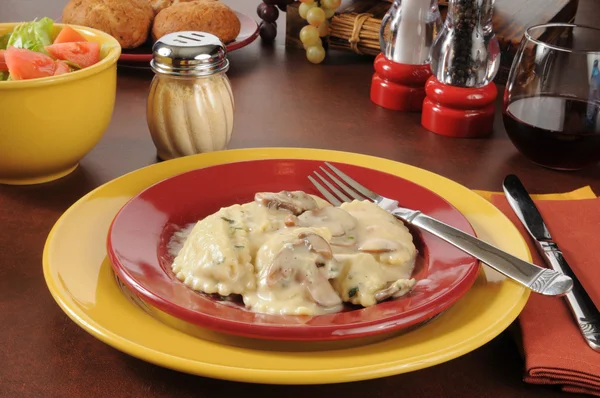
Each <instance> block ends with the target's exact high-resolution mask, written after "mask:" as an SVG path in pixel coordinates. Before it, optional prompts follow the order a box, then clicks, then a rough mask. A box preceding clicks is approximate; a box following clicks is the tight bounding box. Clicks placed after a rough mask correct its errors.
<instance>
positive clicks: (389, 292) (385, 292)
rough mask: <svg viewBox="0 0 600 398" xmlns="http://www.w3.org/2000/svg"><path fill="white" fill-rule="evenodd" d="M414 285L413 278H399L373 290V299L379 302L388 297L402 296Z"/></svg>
mask: <svg viewBox="0 0 600 398" xmlns="http://www.w3.org/2000/svg"><path fill="white" fill-rule="evenodd" d="M414 285H415V280H414V279H408V280H407V279H399V280H397V281H396V282H393V283H390V284H389V285H388V287H386V288H384V289H381V290H379V291H377V292H375V300H377V301H378V302H379V301H383V300H387V299H389V298H390V297H400V296H404V295H405V294H406V293H408V292H409V291H410V290H411V289H412V287H413V286H414Z"/></svg>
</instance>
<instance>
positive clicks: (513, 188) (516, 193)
mask: <svg viewBox="0 0 600 398" xmlns="http://www.w3.org/2000/svg"><path fill="white" fill-rule="evenodd" d="M503 189H504V193H505V194H506V198H507V199H508V203H509V204H510V206H511V207H512V209H513V210H514V212H515V214H516V215H517V217H518V218H519V220H520V221H521V223H523V225H524V226H525V229H527V232H529V235H531V237H532V238H533V241H534V243H535V246H536V249H537V250H538V252H539V253H540V255H541V256H542V258H543V259H544V261H545V262H546V263H547V264H548V266H549V267H550V268H552V269H553V270H555V271H557V272H562V273H563V274H565V275H568V276H570V277H571V279H573V289H572V290H571V291H570V292H569V293H567V294H566V295H565V300H566V301H567V304H568V305H569V308H570V309H571V313H572V314H573V316H574V317H575V321H576V322H577V326H578V327H579V330H580V331H581V334H582V335H583V338H584V339H585V340H586V342H587V343H588V345H589V346H590V347H591V348H592V349H594V350H596V351H600V312H599V311H598V308H596V306H595V305H594V302H593V301H592V299H591V298H590V296H589V295H588V294H587V292H586V291H585V289H584V288H583V286H582V285H581V282H579V280H578V279H577V276H576V275H575V273H574V272H573V270H572V269H571V267H570V266H569V264H568V263H567V261H566V260H565V258H564V256H563V254H562V251H561V250H560V248H559V247H558V245H557V244H556V242H554V241H553V240H552V235H551V234H550V231H549V230H548V227H547V226H546V223H545V222H544V219H543V218H542V215H541V214H540V212H539V210H538V209H537V207H536V206H535V203H534V202H533V200H532V199H531V197H530V196H529V193H528V192H527V190H526V189H525V187H524V186H523V184H522V183H521V181H520V180H519V178H518V177H517V176H516V175H513V174H511V175H508V176H507V177H506V178H505V179H504V183H503Z"/></svg>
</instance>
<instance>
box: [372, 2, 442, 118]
mask: <svg viewBox="0 0 600 398" xmlns="http://www.w3.org/2000/svg"><path fill="white" fill-rule="evenodd" d="M441 26H442V22H441V17H440V10H439V6H438V0H394V3H393V4H392V6H391V7H390V9H389V10H388V12H387V14H386V15H385V17H384V18H383V21H382V23H381V30H380V33H379V41H380V47H381V53H380V54H379V55H378V56H377V58H376V59H375V64H374V66H375V74H374V75H373V79H372V82H371V101H373V102H374V103H376V104H377V105H379V106H382V107H384V108H388V109H393V110H397V111H420V110H421V107H422V105H423V99H424V98H425V82H426V81H427V79H428V78H429V77H430V76H431V67H430V65H429V59H430V50H431V45H432V44H433V39H434V37H435V36H436V34H437V33H438V32H439V31H440V29H441Z"/></svg>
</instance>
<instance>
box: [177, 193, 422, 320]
mask: <svg viewBox="0 0 600 398" xmlns="http://www.w3.org/2000/svg"><path fill="white" fill-rule="evenodd" d="M183 235H184V232H180V233H178V234H176V235H175V236H174V238H173V241H172V244H170V248H171V250H172V252H171V253H172V254H173V256H174V257H175V260H174V262H173V265H172V269H173V272H174V273H175V275H176V276H177V278H178V279H180V280H181V281H183V282H184V283H185V284H186V285H188V286H189V287H191V288H192V289H195V290H199V291H202V292H205V293H218V294H220V295H222V296H227V295H230V294H239V295H241V296H242V297H243V300H244V304H245V305H246V307H248V308H249V309H250V310H252V311H255V312H261V313H269V314H294V315H318V314H325V313H331V312H336V311H339V310H340V309H341V308H342V302H349V303H353V304H356V305H362V306H365V307H367V306H370V305H374V304H377V303H378V302H380V301H382V300H385V299H387V298H390V297H398V296H401V295H404V294H406V293H407V292H409V291H410V290H411V288H412V287H413V286H414V284H415V280H414V279H411V274H412V272H413V269H414V264H415V259H416V255H417V250H416V248H415V246H414V244H413V240H412V235H411V234H410V232H409V231H408V229H407V228H406V227H405V226H404V224H402V223H401V222H400V221H398V220H396V219H395V217H394V216H392V215H391V214H389V213H388V212H386V211H385V210H383V209H381V208H379V207H378V206H377V205H375V204H374V203H371V202H367V201H364V202H361V201H354V202H352V203H344V204H342V205H341V206H340V207H339V208H336V207H333V206H331V205H330V204H329V203H327V202H325V201H323V200H322V199H320V198H317V197H314V196H312V195H307V194H305V193H303V192H300V191H295V192H288V191H282V192H279V193H270V192H266V193H258V194H257V195H256V196H255V201H254V202H250V203H245V204H242V205H239V204H238V205H233V206H230V207H226V208H222V209H220V210H219V211H218V212H216V213H215V214H212V215H210V216H208V217H206V218H205V219H203V220H200V221H199V222H198V223H196V224H195V226H194V227H193V228H191V232H189V236H187V237H186V238H185V241H184V243H183V245H181V244H180V243H178V242H181V240H182V238H183Z"/></svg>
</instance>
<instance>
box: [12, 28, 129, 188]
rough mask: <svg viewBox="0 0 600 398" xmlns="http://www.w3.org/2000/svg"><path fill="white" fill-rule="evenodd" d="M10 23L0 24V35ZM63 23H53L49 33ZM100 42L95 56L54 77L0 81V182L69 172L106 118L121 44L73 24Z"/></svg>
mask: <svg viewBox="0 0 600 398" xmlns="http://www.w3.org/2000/svg"><path fill="white" fill-rule="evenodd" d="M16 25H17V24H16V23H1V24H0V35H3V34H5V33H8V32H10V31H12V30H13V29H14V27H15V26H16ZM63 26H64V25H62V24H56V26H55V31H54V34H55V35H56V34H58V32H59V31H60V29H62V27H63ZM74 28H75V29H76V30H77V31H79V33H81V34H82V35H83V36H84V37H85V38H86V40H88V41H94V42H98V43H100V44H101V45H102V51H101V54H100V55H101V60H100V62H98V63H97V64H95V65H92V66H90V67H88V68H85V69H82V70H79V71H76V72H71V73H67V74H63V75H59V76H53V77H45V78H40V79H31V80H21V81H0V115H1V116H0V183H4V184H35V183H41V182H47V181H52V180H55V179H57V178H60V177H63V176H65V175H67V174H69V173H70V172H71V171H73V170H74V169H75V168H76V167H77V165H78V163H79V161H80V160H81V159H82V158H83V157H84V156H85V155H86V154H87V153H88V152H90V151H91V150H92V148H93V147H94V146H95V145H96V144H97V143H98V141H100V138H102V135H103V134H104V131H105V130H106V128H107V127H108V123H109V122H110V119H111V116H112V112H113V108H114V104H115V95H116V85H117V59H118V58H119V55H120V54H121V47H120V45H119V43H118V42H117V40H116V39H115V38H113V37H112V36H110V35H108V34H106V33H104V32H101V31H99V30H96V29H91V28H87V27H83V26H74Z"/></svg>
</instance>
